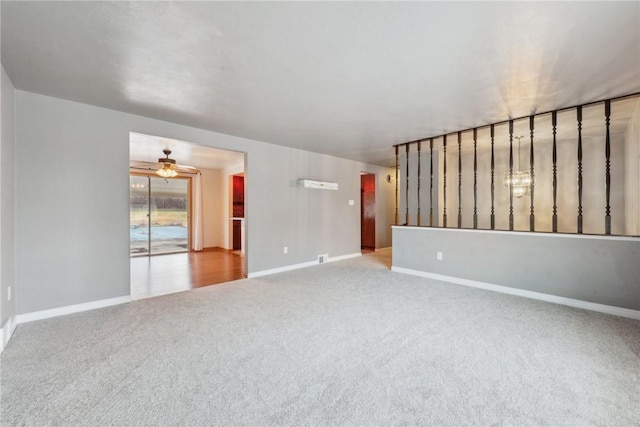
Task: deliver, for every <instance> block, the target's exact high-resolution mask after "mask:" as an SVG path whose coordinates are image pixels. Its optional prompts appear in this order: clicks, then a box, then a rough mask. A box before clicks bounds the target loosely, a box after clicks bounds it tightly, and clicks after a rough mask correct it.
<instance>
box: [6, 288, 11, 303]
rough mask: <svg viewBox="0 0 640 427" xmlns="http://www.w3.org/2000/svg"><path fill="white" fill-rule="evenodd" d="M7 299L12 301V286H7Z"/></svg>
mask: <svg viewBox="0 0 640 427" xmlns="http://www.w3.org/2000/svg"><path fill="white" fill-rule="evenodd" d="M7 301H11V286H9V287H8V288H7Z"/></svg>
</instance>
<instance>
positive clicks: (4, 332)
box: [0, 316, 17, 353]
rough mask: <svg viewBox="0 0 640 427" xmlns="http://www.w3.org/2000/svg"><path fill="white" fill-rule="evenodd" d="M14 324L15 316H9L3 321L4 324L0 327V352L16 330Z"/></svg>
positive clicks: (15, 323)
mask: <svg viewBox="0 0 640 427" xmlns="http://www.w3.org/2000/svg"><path fill="white" fill-rule="evenodd" d="M16 326H17V322H16V317H15V316H11V317H10V318H8V319H7V321H6V322H4V325H2V329H0V338H1V339H2V340H1V341H0V353H2V352H3V351H4V349H5V347H6V346H7V343H8V342H9V340H10V339H11V337H12V336H13V333H14V332H15V330H16Z"/></svg>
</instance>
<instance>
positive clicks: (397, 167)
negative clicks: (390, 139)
mask: <svg viewBox="0 0 640 427" xmlns="http://www.w3.org/2000/svg"><path fill="white" fill-rule="evenodd" d="M395 148H396V221H395V224H396V225H398V169H399V168H400V165H399V164H398V146H397V145H396V147H395Z"/></svg>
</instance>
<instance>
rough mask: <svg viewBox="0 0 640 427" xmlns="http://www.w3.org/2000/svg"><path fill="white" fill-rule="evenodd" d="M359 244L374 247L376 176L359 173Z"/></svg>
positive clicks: (364, 246) (368, 247)
mask: <svg viewBox="0 0 640 427" xmlns="http://www.w3.org/2000/svg"><path fill="white" fill-rule="evenodd" d="M360 192H361V197H360V246H361V247H363V248H367V249H375V247H376V176H375V175H372V174H366V175H360Z"/></svg>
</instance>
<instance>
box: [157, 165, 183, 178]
mask: <svg viewBox="0 0 640 427" xmlns="http://www.w3.org/2000/svg"><path fill="white" fill-rule="evenodd" d="M156 174H157V175H160V176H161V177H163V178H174V177H176V176H177V175H178V172H177V171H176V170H175V169H174V166H173V165H172V164H171V163H165V164H164V166H162V167H161V168H160V169H158V170H157V171H156Z"/></svg>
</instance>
